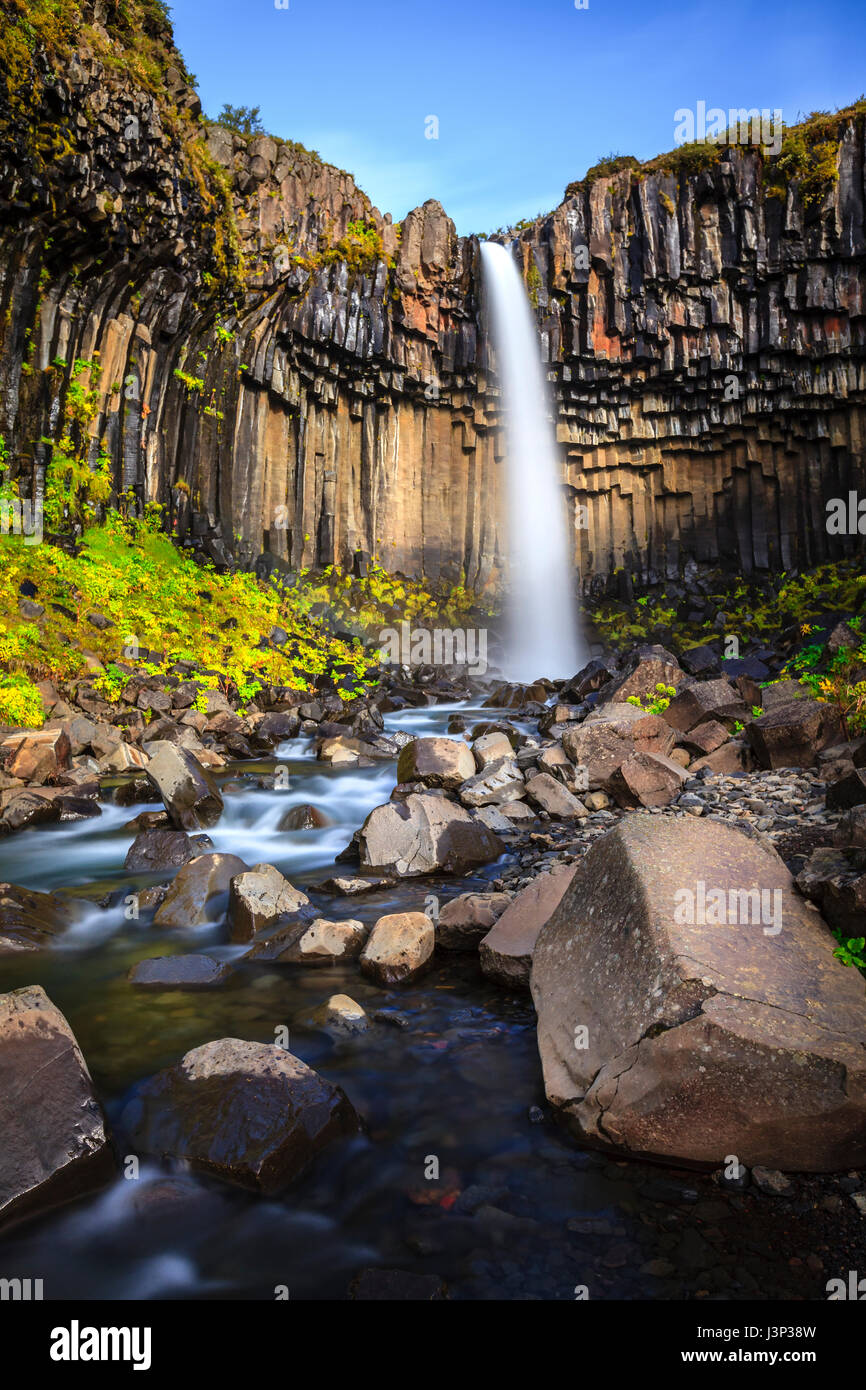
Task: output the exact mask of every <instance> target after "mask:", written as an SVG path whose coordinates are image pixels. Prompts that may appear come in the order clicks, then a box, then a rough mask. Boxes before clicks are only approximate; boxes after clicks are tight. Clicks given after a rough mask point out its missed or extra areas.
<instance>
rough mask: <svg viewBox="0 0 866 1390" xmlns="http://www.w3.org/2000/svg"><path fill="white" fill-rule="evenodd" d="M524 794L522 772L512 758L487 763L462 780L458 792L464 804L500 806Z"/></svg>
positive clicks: (516, 799) (518, 798) (517, 799)
mask: <svg viewBox="0 0 866 1390" xmlns="http://www.w3.org/2000/svg"><path fill="white" fill-rule="evenodd" d="M473 766H474V764H473ZM525 794H526V787H525V784H524V781H523V773H522V772H521V771H520V769H519V767H518V766H517V764H516V762H515V761H514V760H513V758H500V759H499V760H498V761H497V762H495V763H488V764H487V766H486V767H485V768H484V770H483V771H482V772H479V773H476V774H475V776H470V777H469V778H468V780H467V781H465V782H463V784H462V785H461V787H460V789H459V792H458V795H459V797H460V800H461V801H462V802H463V805H464V806H502V805H504V803H505V802H507V801H519V800H520V799H521V797H523V796H524V795H525Z"/></svg>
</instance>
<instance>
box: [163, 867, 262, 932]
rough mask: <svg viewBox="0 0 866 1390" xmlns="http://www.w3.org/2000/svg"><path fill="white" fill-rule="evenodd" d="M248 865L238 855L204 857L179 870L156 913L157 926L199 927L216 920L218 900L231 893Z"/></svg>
mask: <svg viewBox="0 0 866 1390" xmlns="http://www.w3.org/2000/svg"><path fill="white" fill-rule="evenodd" d="M246 867H247V866H246V864H245V863H244V861H243V860H242V859H239V858H238V856H237V855H236V854H200V855H199V856H198V858H196V859H191V860H190V861H189V863H188V864H184V866H183V868H182V869H180V870H179V871H178V874H177V877H176V878H175V880H174V883H173V884H172V885H171V887H170V888H169V890H168V892H167V893H166V895H165V897H164V898H163V900H162V902H161V903H160V905H159V907H158V908H157V910H156V916H155V917H154V919H153V923H154V926H156V927H199V926H202V925H203V923H205V922H209V921H212V920H213V912H214V908H215V906H216V905H217V904H216V902H215V900H217V899H219V898H221V897H222V896H223V895H224V894H226V893H228V891H229V884H230V883H231V881H232V879H233V878H234V877H235V875H236V874H242V873H243V872H244V870H245V869H246Z"/></svg>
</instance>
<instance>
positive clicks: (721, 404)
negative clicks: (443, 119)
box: [0, 4, 866, 587]
mask: <svg viewBox="0 0 866 1390" xmlns="http://www.w3.org/2000/svg"><path fill="white" fill-rule="evenodd" d="M82 8H83V10H84V12H85V18H87V19H88V20H89V24H88V25H85V26H84V27H82V29H81V30H80V32H79V33H78V35H77V38H76V52H75V54H74V55H73V56H71V57H68V58H67V60H66V61H64V63H63V64H62V65H57V64H56V63H53V62H52V60H51V56H50V55H49V54H45V53H42V52H40V50H39V49H38V48H37V51H36V52H35V54H34V57H33V64H34V72H35V73H36V74H37V75H38V78H39V80H38V82H37V83H36V84H35V88H34V91H35V96H34V98H33V100H34V102H35V103H36V107H37V109H36V111H35V112H34V110H33V109H32V108H31V109H30V110H29V111H28V112H26V113H25V112H22V111H21V110H20V109H16V107H15V103H14V101H13V100H12V99H11V98H9V99H7V100H5V101H4V96H3V92H2V90H0V277H2V278H0V434H2V435H3V437H4V438H5V441H6V446H7V448H8V449H9V452H10V455H11V457H12V462H13V469H14V470H15V471H17V472H20V473H21V474H22V475H24V477H25V478H29V479H31V480H32V481H31V482H30V483H27V484H26V485H25V486H32V487H34V488H36V489H38V488H39V486H41V478H42V474H43V470H44V467H45V463H46V461H47V458H48V457H49V450H50V444H47V443H45V442H43V441H45V440H46V439H52V438H56V436H57V429H58V422H59V420H60V418H61V415H62V410H63V401H64V395H65V392H66V391H67V389H68V384H69V381H70V378H71V377H72V376H73V374H74V370H75V368H74V364H75V362H76V361H77V360H87V361H92V360H93V359H94V358H96V357H97V355H98V363H99V367H98V375H99V387H100V391H101V413H100V415H99V418H98V419H97V421H96V422H95V424H94V428H93V434H94V440H93V451H94V457H95V456H96V453H97V452H98V450H99V448H100V447H102V448H104V449H105V450H107V452H108V453H109V455H110V457H111V460H112V466H113V469H114V477H115V484H116V488H117V490H118V491H130V490H131V492H132V493H134V494H135V495H136V497H137V498H138V500H139V502H140V503H141V502H144V501H146V500H156V501H160V502H162V503H164V504H165V505H166V506H167V507H169V508H170V512H171V515H172V518H173V520H174V523H175V524H176V526H177V529H178V534H179V535H181V536H183V535H185V534H186V533H187V531H188V530H189V529H192V530H194V531H198V532H203V531H205V530H207V532H208V535H209V537H210V540H209V544H210V545H211V546H212V548H213V549H214V552H215V554H216V555H217V557H219V555H220V553H221V547H225V548H227V549H231V550H233V551H234V553H235V554H236V555H237V556H238V557H239V558H240V559H241V560H242V561H244V562H245V563H249V562H251V561H252V560H253V559H254V557H255V556H256V555H257V554H258V553H259V551H261V550H262V549H263V548H268V549H270V550H273V551H274V552H276V553H277V554H280V555H283V556H285V557H286V558H288V559H289V560H290V561H291V562H292V563H293V564H314V565H316V564H328V563H331V562H332V561H337V562H346V561H348V560H350V559H351V557H352V555H353V553H354V552H355V551H356V550H358V549H362V550H364V551H366V552H368V553H373V554H377V555H378V556H379V557H380V559H381V560H382V562H383V563H384V564H386V565H387V566H388V567H389V568H392V569H402V570H405V571H410V572H415V573H417V572H421V571H423V572H425V573H426V574H428V575H429V576H431V577H437V576H439V575H443V576H445V577H448V578H452V579H456V578H457V577H458V575H459V574H460V572H461V571H463V572H465V575H466V579H467V582H468V583H470V584H472V585H475V586H481V585H485V584H489V583H493V582H495V581H496V579H497V577H498V574H499V572H500V570H501V564H502V555H501V550H500V547H501V538H500V528H499V523H498V518H499V513H500V493H501V490H502V451H503V446H504V441H503V437H502V429H501V411H500V400H499V396H498V391H497V387H496V381H495V377H494V376H493V375H492V374H491V370H490V366H491V364H490V361H489V358H488V350H487V343H486V336H485V333H484V330H483V323H482V317H481V314H482V308H483V301H482V291H481V283H480V260H479V255H478V244H477V242H476V241H475V240H474V239H465V238H458V237H457V236H456V234H455V230H454V226H453V224H452V223H451V222H450V220H449V219H448V217H447V216H446V214H445V213H444V211H443V210H442V208H441V207H440V206H439V204H437V203H434V202H429V203H426V204H425V205H424V206H423V207H422V208H418V209H415V211H413V212H411V213H410V214H409V215H408V216H407V217H406V219H405V220H404V222H403V223H402V225H401V226H400V227H397V226H395V225H393V224H392V223H391V220H390V218H389V217H383V216H382V215H381V214H380V213H379V211H378V210H377V209H375V208H373V207H372V206H371V204H370V201H369V199H368V198H367V197H366V196H365V195H364V194H363V193H362V192H361V191H360V190H359V189H358V188H357V187H356V186H355V183H354V181H353V179H352V178H351V176H350V175H348V174H344V173H342V172H340V171H338V170H336V169H334V168H332V167H331V166H329V165H326V164H323V163H321V161H319V160H318V158H317V157H316V156H313V155H310V154H309V153H308V152H306V151H303V150H302V149H301V148H300V147H298V146H295V145H292V144H286V143H282V142H280V141H278V140H275V139H272V138H270V137H267V136H262V137H258V138H254V139H252V140H247V139H243V138H241V137H240V136H233V135H232V134H231V133H230V132H228V131H226V130H225V129H223V128H222V127H218V126H204V125H202V124H200V122H199V108H198V99H197V97H196V95H195V93H194V91H193V90H192V89H191V88H190V87H189V86H188V84H187V83H186V81H185V79H184V77H183V75H182V73H183V68H182V63H181V62H180V59H179V58H178V64H177V66H174V65H171V64H170V65H169V66H168V68H167V69H166V68H164V69H163V71H162V73H161V77H160V85H159V88H158V90H156V91H155V90H153V89H151V90H148V87H147V85H146V84H144V83H139V82H137V81H136V79H135V77H134V75H133V76H131V75H130V73H129V71H128V70H125V69H123V68H122V67H120V66H119V64H118V53H119V50H120V43H119V40H118V39H116V38H114V37H112V29H111V24H110V20H111V15H112V11H113V9H114V8H115V7H113V6H112V5H111V4H103V5H95V6H93V5H90V6H87V5H85V6H83V7H82ZM105 25H108V27H107V28H106V27H104V26H105ZM169 42H170V41H169ZM7 85H8V84H7ZM7 96H8V93H7ZM839 129H840V139H839V145H838V172H839V177H838V180H837V181H836V182H834V183H830V184H828V185H827V187H826V189H825V191H824V192H823V194H822V196H821V197H820V198H818V199H817V200H812V201H810V202H809V203H808V204H806V203H805V202H804V198H803V195H802V191H801V189H800V188H799V186H798V183H797V181H796V180H793V181H792V182H791V183H790V185H789V186H788V188H787V191H786V193H785V194H784V196H782V197H778V196H769V195H768V194H767V192H766V191H765V189H764V187H763V183H762V160H761V155H760V152H758V151H752V150H748V149H734V150H732V151H729V152H726V153H725V154H724V155H723V157H722V158H721V159H719V160H718V161H717V162H716V163H714V164H713V165H712V167H710V168H707V169H704V170H703V171H700V172H697V173H693V174H690V175H686V174H684V173H680V174H676V173H671V172H664V171H663V170H657V171H655V172H652V171H649V172H648V171H647V170H635V169H625V170H622V171H620V172H618V173H615V174H612V175H609V176H607V177H600V178H597V179H595V180H594V181H592V180H587V181H586V182H585V183H584V184H583V185H574V186H573V187H572V188H571V189H570V191H569V196H567V197H566V200H565V201H564V202H563V203H562V204H561V205H560V207H558V208H557V209H556V211H555V212H553V213H552V214H551V215H550V216H549V217H547V218H544V219H542V220H539V221H538V222H536V223H535V224H533V225H532V226H531V227H528V228H526V229H524V230H523V231H521V232H520V234H519V236H518V237H517V238H516V239H515V243H514V249H515V254H516V255H518V256H519V257H520V258H521V261H522V265H523V269H524V275H525V279H526V282H527V286H528V289H529V292H530V294H531V296H532V299H533V302H534V304H535V305H536V309H537V315H538V322H539V330H540V333H541V340H542V344H543V351H544V355H545V358H546V361H547V362H548V364H549V376H550V381H551V387H552V392H553V396H554V399H555V404H556V413H557V419H558V437H559V440H560V443H561V446H562V455H563V466H564V475H563V476H564V486H565V489H566V493H567V496H568V499H569V506H570V514H571V521H572V525H573V528H574V545H575V561H576V564H577V565H578V567H579V569H580V573H581V577H582V581H583V584H584V586H585V587H587V586H588V585H589V584H590V583H594V584H599V583H603V582H604V581H605V580H606V579H607V578H608V577H609V576H610V575H612V574H613V572H614V571H616V570H621V569H625V570H626V571H628V572H629V573H631V574H633V575H634V576H635V578H636V579H638V580H639V581H641V582H646V581H650V580H653V579H655V578H658V577H661V576H663V575H665V574H672V573H676V572H678V570H679V569H680V568H681V567H682V565H683V563H684V562H685V561H687V560H688V559H689V558H693V559H695V560H697V561H698V562H707V563H723V564H727V565H732V566H734V567H735V568H738V569H740V570H741V571H743V572H749V571H752V570H755V569H758V570H760V569H765V568H771V569H786V568H791V567H793V566H795V565H804V564H807V563H814V562H816V561H819V560H821V559H822V558H825V557H828V556H831V555H838V554H841V553H844V552H845V551H846V549H850V547H852V546H853V545H855V544H856V543H857V538H856V537H854V538H849V537H836V536H830V535H828V534H827V531H826V528H825V525H824V517H825V506H826V502H827V500H828V499H829V498H831V497H836V496H842V495H845V494H847V492H848V490H849V489H856V488H858V487H859V488H860V490H861V492H866V462H864V442H863V440H864V432H866V414H864V404H866V347H864V341H866V327H864V323H866V321H864V298H866V295H864V278H866V225H864V224H866V191H864V123H863V118H862V117H857V118H853V119H851V120H850V121H842V122H840V127H839ZM220 537H221V539H220Z"/></svg>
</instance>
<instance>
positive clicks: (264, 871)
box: [228, 864, 310, 942]
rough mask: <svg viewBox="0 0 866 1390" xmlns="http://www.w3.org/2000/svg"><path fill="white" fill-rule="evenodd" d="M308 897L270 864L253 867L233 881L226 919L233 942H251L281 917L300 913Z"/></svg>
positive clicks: (306, 903) (307, 902) (305, 905)
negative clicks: (227, 919)
mask: <svg viewBox="0 0 866 1390" xmlns="http://www.w3.org/2000/svg"><path fill="white" fill-rule="evenodd" d="M309 901H310V900H309V898H308V897H307V895H306V893H302V892H301V890H300V889H299V888H295V887H294V886H293V885H292V884H291V883H290V882H289V880H288V879H287V878H285V877H284V875H283V874H281V873H280V871H279V869H277V868H276V867H275V866H274V865H273V864H256V865H254V866H253V868H252V869H249V870H248V871H247V872H246V873H241V874H238V875H237V877H236V878H233V879H232V881H231V885H230V888H229V907H228V918H229V928H230V930H231V938H232V941H241V942H242V941H252V939H253V937H254V936H257V935H258V934H259V932H263V931H265V930H266V929H267V928H268V927H271V926H273V925H274V923H275V922H276V921H278V919H279V918H280V917H285V916H288V915H290V914H293V913H296V912H300V910H301V908H302V907H307V906H308V904H309Z"/></svg>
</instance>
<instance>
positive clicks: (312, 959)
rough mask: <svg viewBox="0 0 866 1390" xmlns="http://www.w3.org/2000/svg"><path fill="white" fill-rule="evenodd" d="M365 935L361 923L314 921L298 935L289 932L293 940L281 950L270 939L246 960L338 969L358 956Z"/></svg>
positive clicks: (319, 919)
mask: <svg viewBox="0 0 866 1390" xmlns="http://www.w3.org/2000/svg"><path fill="white" fill-rule="evenodd" d="M368 931H369V928H368V927H367V926H365V924H364V923H363V922H356V921H353V920H348V921H344V922H329V921H327V920H326V919H325V918H324V917H317V918H316V919H315V920H314V921H313V922H310V923H309V925H305V926H304V927H303V930H302V931H301V932H300V934H296V933H294V932H291V933H290V935H291V937H292V939H291V940H289V941H287V942H286V944H285V946H284V948H283V949H282V950H278V949H276V942H275V940H274V938H273V937H269V938H268V939H267V940H266V941H264V942H262V943H261V949H260V950H257V948H256V947H255V946H254V947H253V948H252V950H250V951H248V952H247V957H246V958H247V959H248V960H272V961H277V962H279V964H280V965H337V964H338V963H339V962H340V961H346V960H352V959H354V957H355V956H358V955H360V954H361V948H362V947H363V945H364V942H365V941H366V939H367V935H368Z"/></svg>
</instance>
